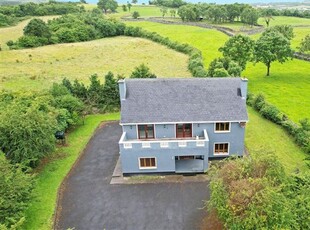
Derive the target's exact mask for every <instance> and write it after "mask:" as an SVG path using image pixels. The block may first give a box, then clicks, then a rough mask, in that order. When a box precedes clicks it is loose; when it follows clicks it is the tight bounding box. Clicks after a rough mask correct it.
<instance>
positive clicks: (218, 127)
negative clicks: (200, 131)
mask: <svg viewBox="0 0 310 230" xmlns="http://www.w3.org/2000/svg"><path fill="white" fill-rule="evenodd" d="M215 130H216V131H218V130H220V123H216V124H215Z"/></svg>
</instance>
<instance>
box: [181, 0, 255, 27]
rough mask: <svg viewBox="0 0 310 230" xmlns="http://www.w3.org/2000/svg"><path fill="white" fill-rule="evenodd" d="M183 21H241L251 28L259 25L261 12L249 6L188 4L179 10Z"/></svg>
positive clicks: (236, 4) (235, 4) (237, 4)
mask: <svg viewBox="0 0 310 230" xmlns="http://www.w3.org/2000/svg"><path fill="white" fill-rule="evenodd" d="M178 15H179V16H180V17H181V19H182V20H183V21H199V20H202V19H207V20H210V21H211V22H213V23H223V22H234V21H241V22H243V23H245V24H249V25H251V26H253V25H256V24H257V20H258V18H259V12H258V11H257V10H256V9H255V8H253V7H252V6H250V5H247V4H240V3H234V4H225V5H216V4H208V3H198V4H186V5H183V6H181V7H180V8H179V9H178Z"/></svg>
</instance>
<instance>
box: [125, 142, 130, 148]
mask: <svg viewBox="0 0 310 230" xmlns="http://www.w3.org/2000/svg"><path fill="white" fill-rule="evenodd" d="M124 149H132V143H126V142H124Z"/></svg>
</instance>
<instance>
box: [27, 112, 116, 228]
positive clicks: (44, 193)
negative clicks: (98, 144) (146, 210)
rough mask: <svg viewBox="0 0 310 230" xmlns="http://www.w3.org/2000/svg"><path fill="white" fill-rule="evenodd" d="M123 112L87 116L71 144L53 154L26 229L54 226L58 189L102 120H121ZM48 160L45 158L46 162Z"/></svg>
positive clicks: (42, 173)
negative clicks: (120, 114) (120, 113)
mask: <svg viewBox="0 0 310 230" xmlns="http://www.w3.org/2000/svg"><path fill="white" fill-rule="evenodd" d="M118 119H119V113H112V114H104V115H91V116H88V117H86V120H85V125H82V126H80V127H77V128H76V129H75V130H74V132H72V133H70V134H69V135H68V137H67V142H68V146H65V147H58V148H57V151H56V152H55V153H53V155H52V156H49V157H48V159H47V162H45V165H42V168H40V166H39V168H38V169H37V170H38V175H37V177H36V179H37V183H36V186H35V190H34V194H35V199H33V200H32V202H31V203H30V207H29V209H28V210H27V212H26V223H25V224H24V225H23V227H22V229H29V230H33V229H40V230H43V229H51V228H52V225H53V219H52V217H53V215H54V211H55V207H56V197H57V191H58V188H59V186H60V184H61V182H62V181H63V179H64V177H65V176H66V175H67V173H68V172H69V170H70V169H71V167H72V165H73V164H74V162H75V161H76V159H77V158H78V157H79V155H80V153H81V152H82V151H83V149H84V148H85V146H86V144H87V143H88V141H89V139H90V138H91V136H92V135H93V133H94V131H95V129H96V128H97V127H98V125H99V124H100V123H101V122H102V121H111V120H118ZM43 162H44V161H43Z"/></svg>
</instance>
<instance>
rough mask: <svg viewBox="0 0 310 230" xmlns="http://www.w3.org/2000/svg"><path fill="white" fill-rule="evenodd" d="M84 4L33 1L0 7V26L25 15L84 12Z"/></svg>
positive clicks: (10, 23)
mask: <svg viewBox="0 0 310 230" xmlns="http://www.w3.org/2000/svg"><path fill="white" fill-rule="evenodd" d="M84 11H85V9H84V6H80V5H78V4H77V3H72V2H56V1H50V2H48V3H40V4H35V3H33V2H29V3H25V4H20V5H14V6H1V7H0V26H10V25H13V24H16V23H17V22H18V21H21V20H22V19H24V18H25V17H27V16H45V15H64V14H69V13H78V12H84Z"/></svg>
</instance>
